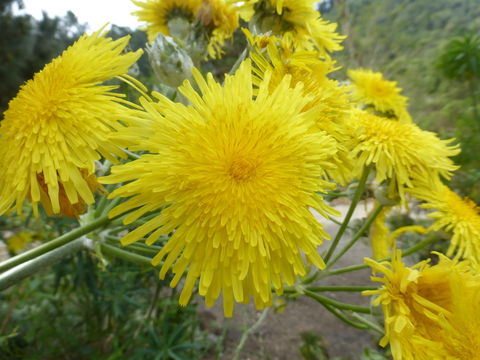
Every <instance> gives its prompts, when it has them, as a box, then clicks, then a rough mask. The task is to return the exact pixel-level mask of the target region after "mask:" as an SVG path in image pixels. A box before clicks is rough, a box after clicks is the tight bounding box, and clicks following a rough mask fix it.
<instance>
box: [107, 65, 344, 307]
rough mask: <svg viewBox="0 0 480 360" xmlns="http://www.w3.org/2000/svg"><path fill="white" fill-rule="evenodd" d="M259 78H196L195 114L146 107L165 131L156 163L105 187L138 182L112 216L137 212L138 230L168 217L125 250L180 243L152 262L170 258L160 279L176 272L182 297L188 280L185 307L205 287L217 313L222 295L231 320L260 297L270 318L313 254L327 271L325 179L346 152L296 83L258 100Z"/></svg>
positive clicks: (125, 170) (246, 74)
mask: <svg viewBox="0 0 480 360" xmlns="http://www.w3.org/2000/svg"><path fill="white" fill-rule="evenodd" d="M251 71H252V70H251V65H250V62H249V61H246V62H244V63H243V64H242V65H241V67H240V69H239V70H238V71H237V72H236V74H235V75H234V76H227V78H226V80H225V85H224V86H223V87H222V86H221V85H220V84H218V83H217V82H216V81H215V80H214V79H213V77H212V75H211V74H209V75H208V76H207V80H204V79H203V77H202V76H201V74H200V73H199V72H198V71H194V77H195V80H196V82H197V84H198V87H199V89H200V91H201V94H200V93H198V92H196V91H195V90H194V89H193V87H192V85H191V84H190V83H189V82H186V83H185V84H184V86H183V87H181V88H180V90H181V92H182V93H183V95H185V97H186V98H188V99H189V100H190V101H191V102H192V106H188V107H187V106H184V105H182V104H179V103H173V102H171V101H169V100H168V99H166V98H164V97H162V96H161V95H159V94H157V96H158V98H159V103H157V104H152V103H147V102H144V106H145V109H146V111H148V112H149V113H150V114H151V115H152V117H155V118H156V119H157V122H156V125H155V126H156V128H155V130H154V134H153V136H152V138H151V139H150V140H148V141H146V142H145V150H148V151H150V152H151V153H152V154H151V155H142V157H141V158H140V159H139V160H135V161H133V162H130V163H128V164H124V165H119V166H114V167H112V175H110V176H108V177H106V178H103V179H102V180H101V181H102V182H103V183H119V182H129V183H128V184H127V185H124V186H122V187H120V188H118V189H117V190H115V191H114V192H113V193H112V194H111V197H129V199H128V200H127V201H126V202H124V203H123V204H121V205H119V206H117V207H116V208H114V209H113V210H112V212H111V213H110V215H111V216H115V215H117V214H121V213H124V212H126V211H130V210H133V209H136V210H135V211H134V212H132V213H131V214H129V215H128V216H127V217H126V219H125V221H126V223H131V222H132V221H134V220H135V219H137V218H139V217H140V216H141V215H143V214H145V213H147V212H150V211H160V209H161V212H159V213H158V215H156V216H155V217H154V218H153V219H151V220H149V221H148V222H146V223H145V224H144V225H142V226H140V227H138V228H137V229H135V230H133V231H132V232H130V233H129V234H127V235H126V236H125V237H124V238H123V239H122V243H123V244H125V245H127V244H131V243H133V242H136V241H139V240H141V239H142V238H143V237H144V236H147V235H148V234H150V235H149V236H148V237H147V239H146V242H147V244H152V243H154V242H155V241H156V240H157V239H158V237H159V236H160V235H162V234H170V233H173V235H172V237H171V238H170V240H169V241H168V243H167V244H166V245H165V246H164V248H163V249H162V251H161V252H160V253H159V254H158V255H157V256H156V257H155V258H154V260H153V263H154V264H155V265H158V264H160V263H161V261H162V259H164V258H165V257H166V258H165V260H164V263H163V265H162V268H161V271H160V277H161V278H162V279H163V278H164V277H165V274H166V273H167V271H168V269H169V268H170V267H171V266H173V268H172V271H173V273H174V274H175V276H174V279H173V280H172V282H171V286H172V287H173V286H176V285H177V284H178V282H179V280H180V279H181V277H182V274H183V273H184V272H187V273H188V275H187V277H186V281H185V284H184V287H183V290H182V293H181V295H180V304H181V305H186V304H187V302H188V301H189V299H190V297H191V295H192V291H193V288H194V286H195V283H196V280H197V279H198V278H200V282H199V293H200V295H202V296H205V298H206V304H207V305H208V306H212V305H213V304H214V302H215V300H216V299H217V298H218V297H219V295H220V293H222V294H223V301H224V311H225V315H226V316H231V315H232V312H233V304H234V301H237V302H244V303H248V302H249V301H250V297H251V296H253V298H254V300H255V304H256V306H257V308H259V309H261V308H263V307H265V306H270V305H271V302H272V295H271V289H272V287H273V288H274V289H275V290H276V292H277V293H279V294H281V293H282V289H283V283H287V284H293V282H294V278H295V275H304V274H305V267H304V263H303V260H302V255H301V253H302V252H303V253H304V254H305V256H306V259H307V260H308V261H309V262H311V263H313V264H314V265H315V266H317V267H319V268H323V267H324V263H323V261H322V259H321V257H320V256H319V255H318V253H317V250H316V247H317V245H319V244H320V243H322V238H327V237H328V235H327V234H326V233H325V232H324V230H323V227H322V225H321V224H320V223H319V222H318V221H317V220H316V219H315V217H314V216H313V215H312V213H311V211H310V209H316V210H317V211H319V212H320V213H321V214H323V215H325V216H327V213H328V212H330V213H332V211H333V209H331V208H330V207H328V206H327V205H326V204H325V203H324V202H323V199H322V197H321V196H320V195H319V194H318V193H317V192H323V191H325V189H327V188H329V189H331V188H332V184H331V183H329V182H327V181H324V180H322V176H323V175H324V172H325V169H326V168H328V167H329V166H331V165H330V164H329V162H328V159H329V158H331V157H332V156H333V154H334V153H335V152H336V146H335V141H334V140H333V139H332V138H331V137H330V136H328V135H327V134H326V133H324V132H322V131H320V130H317V129H316V128H315V109H314V108H313V109H312V110H311V111H308V112H302V111H301V110H302V108H303V107H304V106H305V104H306V103H307V102H308V98H305V97H303V96H302V89H301V87H300V86H298V87H295V88H290V79H289V78H288V77H286V78H285V79H284V81H283V82H282V83H281V84H279V85H278V87H277V88H276V90H275V91H274V92H273V93H271V92H270V91H269V78H268V76H266V78H265V80H264V81H263V82H262V83H261V84H260V88H259V89H258V92H257V93H256V96H253V86H252V75H251Z"/></svg>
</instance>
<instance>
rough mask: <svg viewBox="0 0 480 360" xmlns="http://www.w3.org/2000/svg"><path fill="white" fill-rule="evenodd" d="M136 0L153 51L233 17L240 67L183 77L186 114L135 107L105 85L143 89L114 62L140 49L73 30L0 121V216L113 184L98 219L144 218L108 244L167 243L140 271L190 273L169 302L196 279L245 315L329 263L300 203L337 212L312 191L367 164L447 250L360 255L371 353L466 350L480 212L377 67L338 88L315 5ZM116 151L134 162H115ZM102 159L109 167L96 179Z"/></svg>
mask: <svg viewBox="0 0 480 360" xmlns="http://www.w3.org/2000/svg"><path fill="white" fill-rule="evenodd" d="M134 3H135V4H137V5H138V6H139V7H140V10H138V11H137V12H136V13H135V14H136V15H137V16H138V17H139V18H140V20H143V21H145V22H146V23H147V28H146V30H147V32H148V37H149V41H153V40H154V39H155V37H156V36H157V35H158V34H159V33H162V34H164V35H169V36H174V37H176V38H179V39H180V38H183V40H188V39H190V40H192V37H191V36H190V35H191V34H192V33H194V34H195V36H194V37H193V39H197V40H198V39H200V37H201V38H202V39H206V43H207V44H208V45H207V52H208V54H209V55H210V57H212V58H216V57H219V56H221V54H222V47H223V46H224V44H225V41H226V40H227V39H228V38H230V37H231V36H232V34H233V32H234V31H235V30H236V29H237V28H238V26H239V19H240V18H243V19H244V20H245V21H247V22H248V24H249V30H247V29H243V31H244V34H245V36H246V37H247V40H248V43H249V45H248V58H247V59H246V60H244V61H243V62H242V64H241V65H240V66H239V67H238V69H237V70H236V72H235V73H234V74H233V75H226V76H225V80H224V83H223V84H221V83H219V82H218V81H217V80H215V79H214V77H213V76H212V75H211V74H208V75H207V76H206V77H205V76H203V75H202V74H201V73H200V72H199V71H198V70H196V69H194V70H193V78H194V84H192V83H191V82H189V81H185V82H184V84H183V85H182V86H180V87H179V89H178V90H179V92H180V93H181V94H182V95H183V96H184V97H185V98H186V99H187V100H188V105H185V104H183V103H180V102H174V101H172V100H170V99H169V98H167V97H165V96H163V95H161V94H159V93H156V92H153V93H152V98H153V99H152V98H150V97H149V96H147V95H145V96H143V97H141V98H140V105H136V104H132V103H130V102H129V101H127V100H126V99H124V98H123V95H122V94H120V93H118V92H115V91H114V90H115V86H111V85H105V84H103V83H104V82H105V81H106V80H108V79H111V78H114V77H116V78H119V79H121V80H123V81H125V82H127V83H130V84H134V86H135V87H137V88H141V87H142V86H141V84H138V82H136V81H135V79H133V78H131V77H130V76H129V75H128V68H129V67H130V66H131V65H133V64H134V63H135V62H136V61H137V60H138V58H139V57H140V56H141V53H142V52H141V51H137V52H128V51H125V48H126V46H127V43H128V37H125V38H122V39H119V40H115V41H114V40H112V39H109V38H106V37H105V32H104V31H103V30H101V31H98V32H96V33H94V34H92V35H90V36H87V35H84V36H82V37H81V38H80V39H79V40H78V41H77V42H76V43H75V44H74V45H72V46H71V47H70V48H68V49H67V50H66V51H65V52H64V53H63V54H62V55H61V56H60V57H58V58H57V59H55V60H53V61H52V62H51V63H50V64H48V65H46V66H45V68H44V69H43V70H42V71H40V72H39V73H37V74H36V75H35V77H34V78H33V80H31V81H29V82H27V83H26V84H25V85H24V86H23V87H22V88H21V90H20V91H19V93H18V95H17V96H16V98H15V99H13V100H12V101H11V102H10V104H9V109H8V110H7V111H6V112H5V114H4V119H3V120H2V121H1V123H0V168H1V169H2V176H1V177H0V215H1V214H4V213H6V212H9V211H10V210H12V209H14V208H15V209H16V210H17V212H18V213H21V210H22V207H23V203H24V201H25V200H28V201H30V202H31V203H32V204H33V209H34V211H35V213H36V212H37V204H38V203H41V204H42V205H43V207H44V208H45V210H46V211H47V213H48V214H63V215H66V216H70V217H78V216H79V215H80V214H81V213H83V212H85V211H86V209H87V205H89V204H93V203H94V194H95V192H96V191H104V190H103V188H102V186H101V185H100V183H102V184H122V185H121V186H118V187H117V188H116V189H115V190H114V191H113V192H112V193H110V194H109V198H126V200H125V201H123V202H121V203H120V204H119V205H117V206H116V207H115V208H114V209H113V210H112V211H111V213H110V216H112V217H114V216H118V215H121V214H127V215H126V217H125V218H124V223H125V224H130V223H133V222H134V221H136V220H137V219H139V218H141V217H142V216H143V215H145V214H149V213H154V216H153V217H149V218H148V220H147V221H145V222H144V223H143V225H141V226H139V227H137V228H136V229H134V230H132V231H131V232H129V233H128V234H127V235H125V236H124V238H123V239H122V244H124V245H128V244H131V243H134V242H137V241H140V240H143V239H145V242H146V243H147V244H154V243H155V242H157V241H158V239H159V238H160V237H161V236H162V235H170V237H169V239H168V242H167V243H166V244H165V245H164V246H163V248H162V250H161V251H160V252H159V253H158V255H157V256H155V258H154V259H153V261H152V262H153V264H154V265H161V270H160V277H161V278H164V277H165V275H166V273H167V272H168V270H169V269H170V268H171V271H172V272H173V274H174V277H173V280H172V282H171V286H172V287H173V286H177V284H178V283H179V281H180V279H181V278H182V275H183V274H184V273H186V274H187V275H186V279H185V282H184V283H183V290H182V293H181V296H180V304H182V305H185V304H187V303H188V301H189V299H190V298H191V296H192V293H193V292H194V289H195V287H196V286H197V283H198V292H199V294H200V295H201V296H204V297H205V299H206V303H207V305H209V306H211V305H213V304H214V302H215V301H216V299H217V298H219V296H220V294H222V295H223V302H224V311H225V315H226V316H231V315H232V313H233V307H234V303H235V302H242V303H248V302H249V301H250V298H251V297H253V299H254V302H255V304H256V307H257V308H258V309H262V308H264V307H267V306H270V305H271V304H272V288H273V289H274V290H275V292H276V293H277V294H281V293H282V291H283V287H284V284H287V285H293V284H294V281H295V277H296V276H298V275H300V276H302V275H305V274H306V270H305V263H304V261H305V260H306V261H308V262H309V263H311V264H313V265H315V266H316V267H318V268H320V269H323V268H324V267H325V264H324V262H323V260H322V258H321V257H320V255H319V254H318V252H317V246H318V245H320V244H321V243H322V242H323V239H328V238H329V235H328V234H327V233H325V231H324V229H323V227H322V225H321V224H320V222H318V220H317V219H316V218H315V216H314V214H313V212H312V210H315V211H316V212H318V213H319V214H321V215H322V216H324V217H326V218H327V219H328V218H329V216H331V215H338V214H337V212H336V211H335V210H334V209H333V208H331V207H330V206H329V205H327V203H326V202H325V201H324V199H323V196H322V194H324V193H326V192H327V191H329V190H332V189H334V188H335V187H336V184H341V185H346V184H348V183H350V182H352V181H353V180H355V179H358V178H360V176H361V174H362V173H363V172H364V170H365V169H366V168H368V169H370V170H371V171H374V173H375V176H374V181H375V182H376V183H377V184H381V186H384V187H385V188H386V189H387V197H388V198H389V199H393V201H394V200H395V199H398V202H399V203H400V204H401V205H405V206H406V205H407V203H408V199H409V197H415V198H417V199H419V200H421V201H424V202H425V204H424V205H423V206H424V207H425V208H427V209H434V210H435V212H433V213H431V214H430V216H431V217H432V218H433V219H434V220H435V222H434V223H433V225H432V227H431V228H430V229H429V230H439V229H443V230H446V231H448V232H451V233H452V235H453V237H452V241H451V245H450V248H449V250H448V253H447V256H452V255H454V254H455V259H454V260H449V259H447V258H446V257H445V256H441V257H440V263H439V264H438V265H434V266H430V265H428V264H427V263H425V262H423V263H421V264H420V265H418V266H416V267H413V268H408V267H406V266H405V265H404V264H403V263H402V262H401V255H400V254H398V253H396V252H393V253H392V261H391V263H387V264H385V263H377V262H375V261H373V260H367V262H368V264H369V265H370V266H371V267H372V268H373V269H374V270H375V271H378V272H381V273H383V274H384V275H385V277H384V278H381V279H380V278H374V279H375V280H376V281H381V282H382V283H383V284H384V285H383V287H382V288H381V289H379V290H376V291H373V292H370V293H369V294H377V295H379V297H378V298H377V299H376V303H378V304H382V305H383V309H384V314H385V319H386V323H385V328H386V335H385V338H384V339H383V340H382V345H386V344H387V343H390V344H391V346H392V350H393V354H394V357H395V359H414V358H415V359H433V358H435V359H467V358H468V359H473V358H475V356H477V355H476V354H477V351H479V350H480V349H479V347H480V342H479V341H478V340H477V337H476V335H475V334H478V330H480V329H478V326H479V325H478V324H480V319H476V318H475V317H478V316H480V315H479V314H480V313H478V310H477V309H476V305H477V303H478V299H479V296H480V290H479V289H480V287H479V284H480V279H479V277H478V275H477V273H475V270H474V269H478V263H479V262H480V244H479V241H480V216H479V213H478V208H477V207H476V205H474V204H473V203H472V202H471V201H469V200H462V199H461V198H459V197H458V195H456V194H455V193H453V192H452V191H451V190H450V189H448V188H447V187H446V186H445V185H443V183H442V179H449V178H450V176H451V175H452V172H453V171H455V170H456V169H457V167H456V166H455V165H454V163H453V161H452V160H451V157H452V156H454V155H456V154H458V152H459V149H458V146H456V145H452V142H453V140H441V139H439V138H438V137H437V135H436V134H434V133H432V132H428V131H425V130H422V129H421V128H420V127H418V126H417V125H416V124H414V123H413V121H412V119H411V116H410V115H409V113H408V111H407V98H406V97H405V96H403V95H401V94H400V93H401V89H399V88H398V87H397V86H396V83H395V82H392V81H387V80H385V79H384V78H383V75H382V74H380V73H375V72H372V71H369V70H363V69H359V70H351V71H349V72H348V75H349V77H350V79H351V83H350V84H345V83H340V82H339V81H337V80H334V79H333V78H332V77H331V76H330V75H331V74H332V73H334V72H335V71H336V70H337V69H338V67H337V66H336V63H335V61H334V60H333V59H332V58H331V53H332V52H334V51H337V50H341V49H342V45H341V41H342V39H343V38H344V37H343V36H341V35H339V34H337V33H336V32H335V28H336V24H331V23H328V22H326V21H325V20H323V19H322V18H321V16H320V14H319V13H318V12H317V11H316V10H315V9H314V3H315V1H313V0H245V1H234V0H147V1H144V2H141V1H134ZM186 33H189V34H190V35H188V36H184V34H186ZM189 36H190V37H189ZM180 40H182V39H180ZM180 40H179V41H180ZM142 91H143V90H142ZM124 149H130V150H133V151H142V155H141V156H140V157H139V158H138V159H136V160H133V161H130V162H123V163H120V164H118V159H119V158H126V155H125V151H124ZM101 158H105V159H108V160H109V161H111V162H113V163H115V165H114V166H113V167H112V168H111V175H109V176H106V177H103V178H100V179H97V177H96V175H95V161H97V160H99V159H101ZM388 209H389V208H384V210H383V212H382V213H381V214H380V216H379V217H378V218H377V221H376V222H375V223H374V227H373V228H372V230H371V235H372V239H374V243H373V245H372V246H373V248H374V249H376V250H375V258H376V259H381V258H383V257H388V256H389V254H390V251H391V249H392V248H394V238H395V237H396V236H398V235H399V233H400V232H401V231H406V229H404V230H401V231H400V232H397V233H395V234H389V232H388V229H387V228H386V227H385V217H386V215H387V212H388ZM408 230H413V231H420V232H424V229H420V230H419V229H418V228H416V229H408ZM463 259H467V260H463ZM197 280H198V281H197ZM471 317H474V319H473V320H471ZM467 348H468V349H467ZM465 349H467V350H468V351H469V352H468V351H467V350H465ZM472 349H476V350H472ZM464 351H467V352H464ZM432 354H433V355H432ZM465 354H470V355H465ZM465 356H466V357H465Z"/></svg>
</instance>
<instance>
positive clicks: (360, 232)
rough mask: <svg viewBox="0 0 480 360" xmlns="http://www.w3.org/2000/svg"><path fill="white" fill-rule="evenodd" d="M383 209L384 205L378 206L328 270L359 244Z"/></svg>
mask: <svg viewBox="0 0 480 360" xmlns="http://www.w3.org/2000/svg"><path fill="white" fill-rule="evenodd" d="M382 209H383V205H378V206H377V207H376V208H375V210H373V212H372V213H371V214H370V216H369V217H368V218H367V220H366V221H365V223H364V224H363V225H362V227H361V228H360V229H359V230H358V232H357V233H356V234H355V235H354V236H353V237H352V239H351V240H350V241H349V242H348V244H347V245H345V247H344V248H343V249H342V250H341V251H340V252H339V253H338V254H337V256H335V257H334V258H333V260H332V261H330V263H329V264H328V265H327V269H329V268H331V267H332V265H334V264H335V263H336V262H337V261H338V260H340V258H341V257H342V256H343V255H344V254H345V253H346V252H347V251H348V250H350V248H351V247H352V246H353V245H354V244H355V243H356V242H357V240H358V239H360V238H361V237H362V236H363V234H364V233H365V232H366V231H367V230H368V228H369V227H370V225H371V224H372V223H373V221H374V220H375V219H376V218H377V216H378V214H380V212H381V211H382Z"/></svg>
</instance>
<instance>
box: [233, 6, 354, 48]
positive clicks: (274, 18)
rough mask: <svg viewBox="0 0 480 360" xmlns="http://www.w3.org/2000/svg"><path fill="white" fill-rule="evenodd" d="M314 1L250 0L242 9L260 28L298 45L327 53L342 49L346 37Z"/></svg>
mask: <svg viewBox="0 0 480 360" xmlns="http://www.w3.org/2000/svg"><path fill="white" fill-rule="evenodd" d="M238 2H240V1H238ZM241 3H245V2H244V1H242V2H241ZM314 4H315V0H250V1H248V0H247V1H246V4H244V5H243V8H245V7H249V10H247V11H245V10H243V14H244V17H245V20H247V21H250V23H252V24H253V27H254V28H255V29H256V30H257V31H259V32H261V33H267V32H269V31H271V32H272V33H273V35H279V36H283V37H284V38H285V39H286V41H288V42H290V43H292V44H293V45H294V46H295V47H298V48H304V49H307V50H312V49H314V48H315V49H317V50H318V51H320V52H321V53H322V55H324V56H326V55H327V53H328V52H332V51H338V50H342V49H343V47H342V45H341V42H342V40H343V39H344V38H345V36H342V35H339V34H337V33H336V32H335V30H336V28H337V24H335V23H329V22H328V21H325V20H323V19H322V18H321V17H320V14H319V13H318V11H316V10H315V9H314ZM245 14H247V15H246V16H245Z"/></svg>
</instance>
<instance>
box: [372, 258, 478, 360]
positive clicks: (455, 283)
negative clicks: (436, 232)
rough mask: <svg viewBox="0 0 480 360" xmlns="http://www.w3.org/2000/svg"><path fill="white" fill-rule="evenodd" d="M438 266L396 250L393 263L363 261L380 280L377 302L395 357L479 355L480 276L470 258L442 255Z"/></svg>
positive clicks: (459, 359) (422, 359)
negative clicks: (408, 261) (406, 258)
mask: <svg viewBox="0 0 480 360" xmlns="http://www.w3.org/2000/svg"><path fill="white" fill-rule="evenodd" d="M439 256H440V260H439V263H438V264H437V265H434V266H430V265H429V264H428V263H427V262H426V261H424V262H421V263H419V264H417V265H415V266H413V267H411V268H409V267H407V266H405V264H404V263H403V262H402V261H401V252H400V251H396V252H395V253H394V255H393V258H392V262H391V263H386V262H382V263H378V262H375V261H373V260H371V259H365V262H366V263H367V264H368V265H370V266H371V268H372V269H373V271H374V272H375V273H377V272H379V273H382V274H383V275H384V277H382V278H380V277H372V280H374V281H378V282H381V283H382V284H383V286H382V287H381V288H380V289H379V290H373V291H365V292H364V295H376V296H377V297H376V298H375V300H374V302H373V304H374V305H382V308H383V313H384V317H385V336H384V337H383V339H382V340H381V341H380V345H382V346H386V345H388V344H390V347H391V349H392V354H393V358H394V360H431V359H435V360H437V359H438V360H471V359H479V354H480V337H479V336H478V334H479V333H480V308H479V306H478V302H479V299H480V276H479V275H478V274H477V273H474V272H473V271H472V270H471V268H470V266H469V263H468V262H466V261H464V262H460V263H459V262H456V261H452V260H450V259H448V258H447V257H445V256H443V255H441V254H439Z"/></svg>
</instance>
